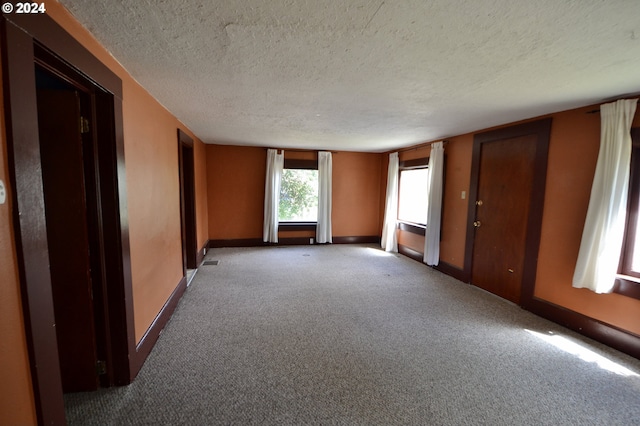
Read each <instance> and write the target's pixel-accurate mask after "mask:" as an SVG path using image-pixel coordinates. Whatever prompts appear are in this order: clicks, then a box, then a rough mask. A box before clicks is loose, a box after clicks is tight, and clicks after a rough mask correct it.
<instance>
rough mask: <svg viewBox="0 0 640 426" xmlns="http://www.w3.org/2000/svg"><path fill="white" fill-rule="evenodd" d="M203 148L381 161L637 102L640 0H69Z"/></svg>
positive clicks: (71, 8)
mask: <svg viewBox="0 0 640 426" xmlns="http://www.w3.org/2000/svg"><path fill="white" fill-rule="evenodd" d="M60 3H61V4H62V5H64V6H65V7H66V8H67V9H68V10H69V11H70V12H71V13H72V14H73V15H74V16H75V17H76V18H77V19H78V20H79V21H80V22H81V23H82V24H83V25H84V26H85V27H86V28H87V29H88V30H89V31H90V32H92V33H93V34H94V35H95V37H96V38H97V39H98V40H99V41H100V42H101V43H102V44H103V45H104V46H105V47H106V48H107V49H108V50H109V51H110V52H111V53H112V54H113V56H114V57H115V58H116V59H117V60H119V61H120V63H121V64H122V65H123V66H124V67H125V68H126V69H127V70H128V71H129V72H130V73H131V74H132V75H133V77H134V78H135V79H136V80H137V81H138V82H140V83H141V84H142V85H143V86H144V87H145V88H146V89H147V90H148V91H149V92H150V93H151V94H152V95H153V96H154V97H156V98H157V99H158V100H159V101H160V102H161V103H162V104H163V105H164V106H165V107H167V108H168V109H169V110H170V111H171V112H172V113H173V114H174V115H175V116H177V117H178V118H179V119H180V120H181V121H182V122H183V123H184V124H185V125H187V126H188V127H189V128H190V129H191V130H192V131H193V132H195V133H196V135H197V136H198V137H199V138H201V139H202V140H203V141H204V142H206V143H222V144H236V145H265V146H272V147H281V148H293V147H295V148H309V149H332V150H354V151H385V150H390V149H394V148H398V147H403V146H408V145H412V144H415V143H419V142H424V141H430V140H435V139H440V138H446V137H448V136H453V135H458V134H462V133H466V132H471V131H475V130H479V129H484V128H487V127H489V126H493V125H498V124H504V123H510V122H513V121H517V120H520V119H525V118H530V117H535V116H539V115H542V114H546V113H550V112H555V111H560V110H565V109H570V108H574V107H579V106H584V105H588V104H592V103H597V102H601V101H603V100H605V99H611V98H615V97H618V96H620V95H624V94H629V93H638V92H640V1H638V0H535V1H533V0H431V1H428V0H395V1H394V0H219V1H216V0H214V1H212V0H122V1H107V0H104V1H96V0H60Z"/></svg>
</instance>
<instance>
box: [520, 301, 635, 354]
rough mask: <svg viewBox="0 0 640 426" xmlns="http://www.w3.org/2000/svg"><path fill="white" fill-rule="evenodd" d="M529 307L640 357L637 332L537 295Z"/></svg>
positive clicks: (568, 326) (540, 314) (579, 331)
mask: <svg viewBox="0 0 640 426" xmlns="http://www.w3.org/2000/svg"><path fill="white" fill-rule="evenodd" d="M527 309H528V310H529V311H531V312H532V313H534V314H536V315H539V316H541V317H543V318H546V319H548V320H550V321H553V322H555V323H557V324H560V325H562V326H564V327H567V328H568V329H571V330H573V331H576V332H578V333H580V334H583V335H585V336H587V337H590V338H592V339H594V340H597V341H599V342H601V343H604V344H605V345H607V346H610V347H612V348H614V349H617V350H619V351H621V352H624V353H626V354H629V355H631V356H632V357H635V358H638V359H640V336H638V335H636V334H632V333H629V332H627V331H624V330H621V329H619V328H617V327H614V326H612V325H610V324H605V323H602V322H600V321H597V320H595V319H593V318H590V317H587V316H585V315H582V314H580V313H578V312H575V311H571V310H569V309H566V308H563V307H561V306H558V305H555V304H553V303H550V302H547V301H544V300H541V299H538V298H535V297H534V298H532V299H531V300H530V301H529V303H528V305H527Z"/></svg>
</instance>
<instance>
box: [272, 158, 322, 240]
mask: <svg viewBox="0 0 640 426" xmlns="http://www.w3.org/2000/svg"><path fill="white" fill-rule="evenodd" d="M283 169H301V170H318V160H317V159H315V160H304V159H295V158H285V159H284V167H283ZM317 225H318V222H317V221H280V218H279V217H278V231H315V230H316V227H317Z"/></svg>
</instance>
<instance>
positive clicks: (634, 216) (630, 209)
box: [613, 127, 640, 299]
mask: <svg viewBox="0 0 640 426" xmlns="http://www.w3.org/2000/svg"><path fill="white" fill-rule="evenodd" d="M631 142H632V151H631V170H630V176H629V197H628V202H627V220H626V224H625V236H624V241H623V244H622V253H621V256H620V265H619V266H618V273H620V274H622V275H627V276H629V277H630V279H625V278H618V279H616V283H615V285H614V287H613V292H614V293H618V294H622V295H623V296H627V297H632V298H634V299H640V274H638V273H637V272H636V271H633V269H632V267H631V264H632V258H633V249H634V247H633V246H634V243H635V241H634V239H633V238H628V236H633V235H636V226H637V223H638V214H640V212H639V210H640V201H639V199H638V194H639V193H640V127H634V128H632V129H631Z"/></svg>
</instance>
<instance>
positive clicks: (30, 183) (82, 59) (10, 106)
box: [1, 14, 137, 424]
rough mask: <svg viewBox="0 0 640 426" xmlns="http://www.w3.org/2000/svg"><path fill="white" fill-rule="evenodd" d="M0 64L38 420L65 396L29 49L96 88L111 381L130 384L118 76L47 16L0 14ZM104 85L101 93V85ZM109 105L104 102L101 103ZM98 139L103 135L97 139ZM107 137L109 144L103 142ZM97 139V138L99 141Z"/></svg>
mask: <svg viewBox="0 0 640 426" xmlns="http://www.w3.org/2000/svg"><path fill="white" fill-rule="evenodd" d="M1 25H2V32H3V34H2V35H3V36H2V37H1V38H2V43H3V48H2V66H3V84H4V101H5V121H6V129H7V151H8V159H9V161H8V162H9V176H10V177H9V179H10V182H11V186H12V187H13V188H14V189H15V190H14V191H12V196H13V202H12V204H13V206H14V208H13V217H14V232H15V237H16V248H17V257H18V270H19V273H20V282H21V289H22V297H23V312H24V317H25V329H26V334H27V341H28V347H29V354H30V363H31V376H32V381H33V390H34V397H35V405H36V413H37V416H38V422H39V423H40V424H63V423H64V422H65V416H64V403H63V400H62V388H61V378H60V370H59V366H58V359H57V343H56V336H55V329H54V324H55V322H54V319H53V318H54V317H53V300H52V297H51V281H50V276H49V271H48V268H47V267H46V265H48V248H47V240H46V232H44V230H45V229H46V219H45V214H44V209H43V188H42V178H41V174H40V168H39V167H40V166H39V163H40V154H39V136H38V130H37V125H34V123H37V108H36V105H37V101H36V82H35V68H34V64H35V63H36V59H37V58H36V49H35V46H39V47H41V48H42V49H41V51H47V52H50V53H51V54H52V55H53V56H55V57H56V58H58V59H60V60H62V61H64V62H66V63H68V64H70V66H71V67H72V68H73V69H74V70H76V71H77V72H78V73H80V74H81V75H82V76H84V77H86V78H87V80H88V81H90V82H91V84H94V83H95V85H96V86H95V87H99V88H100V90H97V91H96V93H95V97H96V98H99V97H102V99H98V100H96V108H97V109H100V108H105V109H108V111H105V110H102V111H98V112H97V113H96V114H101V113H105V115H100V118H101V120H103V122H102V123H100V124H98V123H96V125H97V126H98V128H99V129H100V130H99V132H98V133H100V135H99V136H98V150H97V152H98V154H97V155H98V168H99V172H98V174H99V176H100V182H99V189H100V195H99V196H98V199H99V200H100V201H99V203H100V207H99V208H100V209H101V211H102V220H103V222H102V233H103V235H105V236H108V237H109V238H108V239H105V242H104V251H105V256H104V262H105V265H106V268H105V270H106V271H107V274H108V275H107V278H108V279H109V283H110V284H109V286H107V289H108V290H107V295H106V300H107V303H108V307H109V334H110V343H111V350H112V354H113V357H112V361H113V365H112V367H113V371H114V372H113V381H114V382H115V383H116V384H125V383H129V382H130V381H131V379H132V377H134V376H135V374H136V373H137V371H133V370H132V368H131V360H130V356H129V355H130V354H132V353H133V352H135V341H134V324H133V299H132V295H131V293H132V289H131V266H130V253H129V229H128V226H127V223H128V220H127V217H128V213H127V200H126V176H125V168H124V139H123V126H122V82H121V81H120V79H119V77H117V76H116V75H115V74H114V73H113V72H111V70H109V69H108V68H107V67H106V66H105V65H104V64H102V63H101V62H100V61H99V60H98V59H97V58H95V57H94V56H93V55H92V54H91V53H90V52H89V51H88V50H86V49H84V48H83V47H82V45H81V44H80V43H78V42H77V41H76V40H75V39H74V38H73V37H71V35H69V34H68V33H67V32H66V31H65V30H64V29H63V28H62V27H60V26H59V25H58V24H57V23H56V22H55V21H54V20H53V19H51V18H50V17H49V16H47V15H44V14H43V15H30V16H22V15H17V14H14V15H3V17H2V23H1ZM102 90H104V92H102ZM106 104H109V105H111V106H110V107H109V108H107V107H106V106H105V105H106ZM101 138H102V139H101ZM104 140H109V143H106V144H105V143H104ZM101 141H102V142H101Z"/></svg>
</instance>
